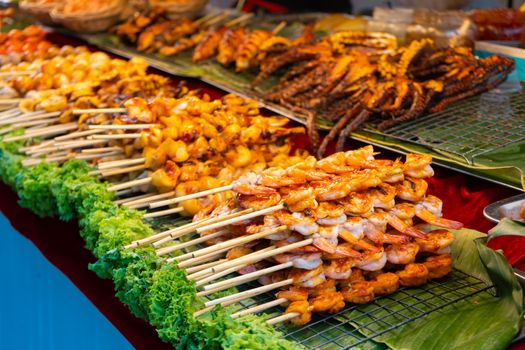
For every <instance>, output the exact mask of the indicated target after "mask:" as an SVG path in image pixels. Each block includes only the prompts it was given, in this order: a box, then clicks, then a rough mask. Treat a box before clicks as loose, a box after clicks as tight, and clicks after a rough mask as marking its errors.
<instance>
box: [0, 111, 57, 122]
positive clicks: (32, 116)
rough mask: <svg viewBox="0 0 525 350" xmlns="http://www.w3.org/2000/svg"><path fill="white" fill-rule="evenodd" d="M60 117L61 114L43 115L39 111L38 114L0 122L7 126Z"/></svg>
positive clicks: (23, 115)
mask: <svg viewBox="0 0 525 350" xmlns="http://www.w3.org/2000/svg"><path fill="white" fill-rule="evenodd" d="M59 115H60V112H51V113H42V111H38V113H27V114H22V115H15V116H14V117H12V118H9V119H3V120H1V121H0V124H2V125H6V124H13V123H18V122H28V121H33V120H41V119H47V118H52V117H58V116H59Z"/></svg>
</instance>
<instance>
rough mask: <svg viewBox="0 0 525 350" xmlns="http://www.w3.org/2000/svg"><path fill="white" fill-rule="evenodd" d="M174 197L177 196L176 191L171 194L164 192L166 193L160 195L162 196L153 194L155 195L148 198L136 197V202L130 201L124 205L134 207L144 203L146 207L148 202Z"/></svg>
mask: <svg viewBox="0 0 525 350" xmlns="http://www.w3.org/2000/svg"><path fill="white" fill-rule="evenodd" d="M174 195H175V191H169V192H164V193H160V194H158V193H153V194H149V195H148V196H145V197H143V198H138V197H135V199H134V200H132V201H129V202H127V203H123V204H126V206H133V205H137V204H142V203H144V204H145V205H149V203H148V202H150V201H153V200H156V199H162V198H167V197H171V196H174Z"/></svg>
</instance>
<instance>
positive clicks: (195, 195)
mask: <svg viewBox="0 0 525 350" xmlns="http://www.w3.org/2000/svg"><path fill="white" fill-rule="evenodd" d="M232 188H233V186H232V185H227V186H221V187H217V188H212V189H210V190H206V191H201V192H196V193H192V194H188V195H185V196H180V197H177V198H171V199H167V200H164V201H159V202H155V203H151V204H150V208H158V207H163V206H165V205H170V204H175V203H180V202H182V201H185V200H188V199H195V198H200V197H204V196H208V195H210V194H215V193H219V192H224V191H229V190H231V189H232Z"/></svg>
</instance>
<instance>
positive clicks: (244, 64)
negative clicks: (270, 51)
mask: <svg viewBox="0 0 525 350" xmlns="http://www.w3.org/2000/svg"><path fill="white" fill-rule="evenodd" d="M271 36H272V33H270V32H268V31H266V30H259V29H258V30H254V31H253V32H251V33H250V35H248V37H247V38H246V39H245V40H244V42H243V43H242V45H241V46H240V47H239V50H238V52H237V55H236V57H235V70H236V71H237V72H241V71H243V70H247V69H249V68H251V67H252V66H253V65H254V64H255V63H256V62H255V59H256V57H257V53H258V52H259V48H260V47H261V45H262V43H264V42H265V41H266V40H268V39H269V38H270V37H271Z"/></svg>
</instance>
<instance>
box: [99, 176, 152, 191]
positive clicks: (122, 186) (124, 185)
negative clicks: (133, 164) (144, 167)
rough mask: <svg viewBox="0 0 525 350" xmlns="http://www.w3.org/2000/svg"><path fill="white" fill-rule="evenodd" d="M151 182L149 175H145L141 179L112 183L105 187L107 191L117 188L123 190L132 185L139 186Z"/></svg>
mask: <svg viewBox="0 0 525 350" xmlns="http://www.w3.org/2000/svg"><path fill="white" fill-rule="evenodd" d="M150 182H151V177H146V178H143V179H137V180H133V181H128V182H124V183H122V184H118V185H113V186H110V187H108V188H107V191H108V192H116V191H118V190H123V189H126V188H130V187H133V186H141V185H147V184H149V183H150Z"/></svg>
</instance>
